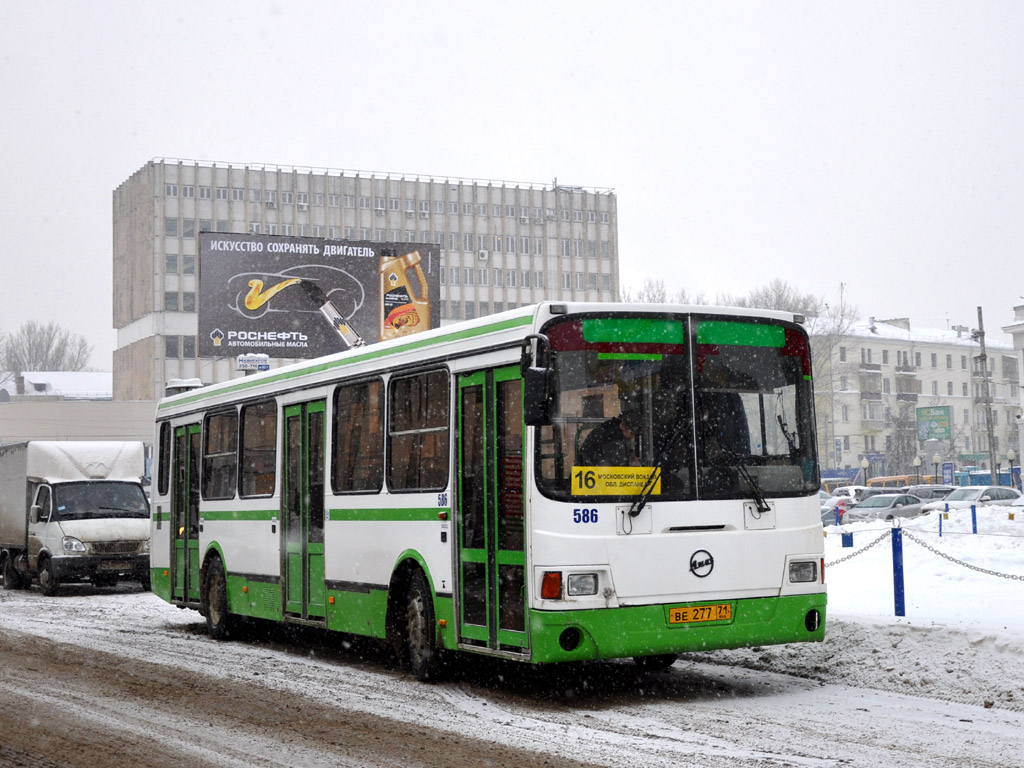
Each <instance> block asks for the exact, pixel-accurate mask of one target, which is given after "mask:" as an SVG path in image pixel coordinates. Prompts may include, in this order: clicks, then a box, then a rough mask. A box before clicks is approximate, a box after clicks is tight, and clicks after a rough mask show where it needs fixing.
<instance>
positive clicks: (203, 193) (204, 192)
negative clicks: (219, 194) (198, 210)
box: [199, 187, 210, 200]
mask: <svg viewBox="0 0 1024 768" xmlns="http://www.w3.org/2000/svg"><path fill="white" fill-rule="evenodd" d="M199 199H200V200H209V199H210V188H209V187H200V188H199Z"/></svg>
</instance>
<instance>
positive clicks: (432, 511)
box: [330, 507, 451, 523]
mask: <svg viewBox="0 0 1024 768" xmlns="http://www.w3.org/2000/svg"><path fill="white" fill-rule="evenodd" d="M442 512H444V513H446V514H450V512H451V510H450V509H449V508H447V507H426V508H424V509H408V508H403V509H332V510H331V512H330V520H331V522H341V521H351V520H363V521H371V520H372V521H374V522H382V521H383V522H402V523H407V522H415V521H421V522H422V521H432V520H437V519H439V518H438V515H439V514H440V513H442Z"/></svg>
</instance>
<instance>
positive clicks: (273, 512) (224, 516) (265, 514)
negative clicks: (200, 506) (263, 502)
mask: <svg viewBox="0 0 1024 768" xmlns="http://www.w3.org/2000/svg"><path fill="white" fill-rule="evenodd" d="M280 516H281V512H280V510H277V509H229V510H227V511H220V510H217V511H210V510H208V509H207V510H204V511H203V512H201V513H200V517H202V518H203V520H206V521H207V522H212V521H214V520H271V519H273V518H275V517H280Z"/></svg>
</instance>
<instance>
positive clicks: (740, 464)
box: [727, 451, 772, 514]
mask: <svg viewBox="0 0 1024 768" xmlns="http://www.w3.org/2000/svg"><path fill="white" fill-rule="evenodd" d="M727 453H728V455H729V456H732V458H733V459H734V460H735V462H736V470H737V471H738V472H739V473H740V476H741V477H742V478H743V479H744V480H746V482H747V485H748V486H750V494H751V496H753V497H754V504H756V505H757V511H758V513H759V514H764V513H765V512H770V511H771V509H772V508H771V505H769V504H768V500H767V499H766V498H765V496H764V493H763V492H762V491H761V488H760V487H759V486H758V484H757V479H756V478H755V477H754V476H753V475H751V474H750V470H749V469H748V468H747V463H746V462H745V461H743V458H742V457H741V456H740V454H738V453H734V452H733V451H727Z"/></svg>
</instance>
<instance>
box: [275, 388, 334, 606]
mask: <svg viewBox="0 0 1024 768" xmlns="http://www.w3.org/2000/svg"><path fill="white" fill-rule="evenodd" d="M324 411H325V404H324V401H323V400H317V401H314V402H310V403H300V404H298V405H290V406H286V407H285V409H284V421H285V440H284V452H285V454H284V467H285V472H284V485H283V486H282V489H281V500H282V504H283V505H284V507H285V508H284V509H282V510H281V521H282V526H281V528H282V530H281V542H282V546H281V559H282V563H281V574H282V581H283V584H282V589H283V593H284V610H285V613H286V614H288V615H290V616H295V617H299V618H303V619H314V620H320V619H323V618H325V617H326V615H327V610H326V602H325V599H324V595H325V592H324Z"/></svg>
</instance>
